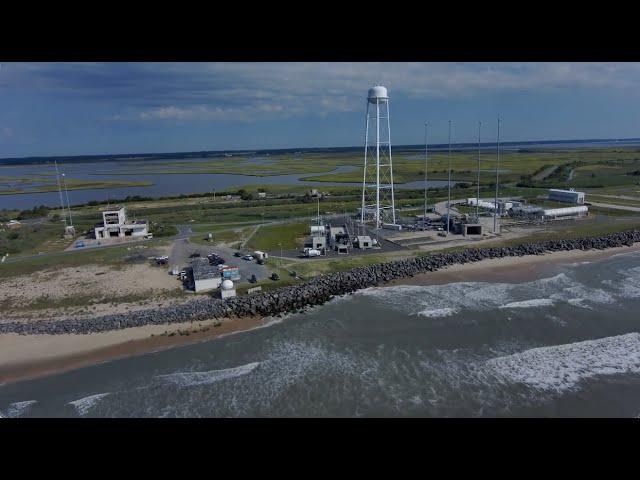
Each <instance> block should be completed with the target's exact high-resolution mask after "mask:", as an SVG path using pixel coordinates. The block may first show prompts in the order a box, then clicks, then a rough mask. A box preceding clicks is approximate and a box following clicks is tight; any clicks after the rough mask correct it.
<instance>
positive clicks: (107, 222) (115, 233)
mask: <svg viewBox="0 0 640 480" xmlns="http://www.w3.org/2000/svg"><path fill="white" fill-rule="evenodd" d="M94 233H95V237H96V238H97V239H101V238H113V237H116V238H117V237H144V236H146V235H148V234H149V225H148V223H147V221H146V220H134V221H133V222H132V221H130V220H128V219H127V212H126V209H125V207H121V208H118V209H109V210H104V211H103V212H102V225H101V226H97V227H95V229H94Z"/></svg>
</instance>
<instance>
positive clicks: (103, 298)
mask: <svg viewBox="0 0 640 480" xmlns="http://www.w3.org/2000/svg"><path fill="white" fill-rule="evenodd" d="M0 298H1V299H2V300H1V303H2V306H3V309H2V310H3V313H2V317H1V318H0V321H11V320H28V319H34V318H48V319H56V318H60V317H62V316H64V317H71V316H78V315H80V316H81V315H87V314H91V315H100V314H108V313H119V312H124V311H131V310H136V309H140V308H149V307H155V306H166V305H169V304H173V303H175V302H184V301H188V300H190V299H191V298H192V297H191V296H190V295H186V294H184V295H183V294H182V285H181V283H180V282H179V281H177V280H176V278H175V277H174V276H172V275H169V274H168V272H167V269H166V268H164V267H155V266H151V265H148V264H146V263H145V264H131V265H126V266H124V267H120V268H113V267H109V266H104V265H84V266H82V267H65V268H60V269H49V270H44V271H40V272H35V273H33V274H30V275H23V276H19V277H11V278H7V279H4V280H0Z"/></svg>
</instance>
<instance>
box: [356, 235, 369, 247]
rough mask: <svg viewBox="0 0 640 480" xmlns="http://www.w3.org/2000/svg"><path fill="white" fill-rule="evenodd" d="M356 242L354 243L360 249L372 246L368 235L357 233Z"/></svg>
mask: <svg viewBox="0 0 640 480" xmlns="http://www.w3.org/2000/svg"><path fill="white" fill-rule="evenodd" d="M355 243H356V244H355V245H354V246H355V247H357V248H360V249H361V250H368V249H369V248H373V241H372V240H371V237H370V236H369V235H358V236H357V237H356V242H355Z"/></svg>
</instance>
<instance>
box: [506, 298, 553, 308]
mask: <svg viewBox="0 0 640 480" xmlns="http://www.w3.org/2000/svg"><path fill="white" fill-rule="evenodd" d="M551 305H553V299H551V298H532V299H531V300H521V301H519V302H509V303H507V304H505V305H500V307H498V308H537V307H548V306H551Z"/></svg>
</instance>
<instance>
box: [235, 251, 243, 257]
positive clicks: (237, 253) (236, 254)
mask: <svg viewBox="0 0 640 480" xmlns="http://www.w3.org/2000/svg"><path fill="white" fill-rule="evenodd" d="M233 256H234V257H241V256H242V254H241V253H240V252H235V253H234V254H233Z"/></svg>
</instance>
